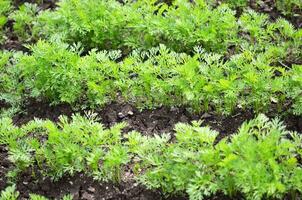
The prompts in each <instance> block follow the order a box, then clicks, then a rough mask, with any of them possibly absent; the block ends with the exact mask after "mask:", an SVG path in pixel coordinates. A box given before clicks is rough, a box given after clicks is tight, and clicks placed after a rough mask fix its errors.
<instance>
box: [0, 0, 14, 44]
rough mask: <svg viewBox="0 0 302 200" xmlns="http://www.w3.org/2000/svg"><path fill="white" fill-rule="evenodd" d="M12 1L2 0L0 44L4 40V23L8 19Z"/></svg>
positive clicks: (0, 5) (0, 2)
mask: <svg viewBox="0 0 302 200" xmlns="http://www.w3.org/2000/svg"><path fill="white" fill-rule="evenodd" d="M11 8H12V6H11V1H10V0H1V1H0V45H1V44H2V43H3V41H4V39H5V38H4V36H5V34H4V25H5V24H6V22H7V20H8V18H7V17H8V14H9V12H10V11H11Z"/></svg>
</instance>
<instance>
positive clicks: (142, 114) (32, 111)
mask: <svg viewBox="0 0 302 200" xmlns="http://www.w3.org/2000/svg"><path fill="white" fill-rule="evenodd" d="M23 110H24V111H23V112H22V113H19V114H17V115H16V116H15V117H14V118H13V120H14V123H15V124H16V125H22V124H25V123H27V122H29V121H30V120H33V119H34V118H39V119H49V120H52V121H55V122H56V121H58V118H59V116H60V115H66V116H68V117H70V116H71V115H72V114H73V113H76V112H75V111H73V110H72V108H71V107H70V105H67V104H65V105H64V104H61V105H57V106H50V105H49V104H48V103H47V102H37V101H33V100H30V101H29V102H28V103H27V104H25V106H24V108H23ZM94 112H95V113H96V114H97V115H98V118H100V122H101V123H102V124H104V125H105V127H111V126H112V125H114V124H115V123H118V122H127V123H128V127H127V128H126V129H125V132H128V131H132V130H136V131H139V132H140V133H142V134H145V135H146V134H160V133H171V132H172V133H173V128H174V125H175V124H176V123H179V122H183V123H190V122H191V121H193V120H203V125H204V126H210V127H211V128H212V129H214V130H217V131H218V132H219V133H220V136H219V138H223V137H225V136H228V135H231V134H233V133H235V132H236V131H237V130H238V128H239V127H240V125H241V124H242V123H243V122H244V121H246V120H250V119H253V118H254V117H255V116H256V115H255V114H254V113H253V112H252V111H250V110H245V111H242V110H237V111H235V112H234V114H233V115H230V116H223V115H217V114H214V113H211V112H209V113H201V114H192V113H190V112H188V111H187V110H186V109H185V108H167V107H162V108H157V109H153V110H143V111H139V110H138V109H136V108H135V107H134V106H132V105H130V104H127V103H112V104H109V105H107V106H105V107H104V108H103V109H99V110H95V111H94ZM79 113H80V114H82V115H85V111H80V112H79ZM275 113H277V112H275V111H274V110H272V111H270V112H269V113H268V114H267V116H268V117H270V118H274V117H276V114H275ZM281 120H283V121H284V123H285V125H286V127H287V129H288V130H292V131H297V132H300V133H302V117H298V116H293V115H290V114H287V115H286V116H285V117H282V118H281Z"/></svg>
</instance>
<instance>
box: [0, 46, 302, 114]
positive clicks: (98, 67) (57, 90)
mask: <svg viewBox="0 0 302 200" xmlns="http://www.w3.org/2000/svg"><path fill="white" fill-rule="evenodd" d="M31 50H32V53H31V54H30V55H27V54H19V55H18V56H16V55H15V57H14V58H11V59H10V57H9V55H10V54H8V53H4V54H2V59H1V60H3V61H2V66H3V67H2V69H1V71H0V73H1V74H3V75H2V77H3V81H1V82H0V84H1V85H0V86H1V87H0V89H1V90H2V95H1V96H2V98H1V99H2V100H5V102H7V103H9V104H10V105H12V102H20V99H21V98H24V97H31V98H35V99H37V100H45V99H46V100H47V101H48V102H50V103H52V104H60V103H68V104H70V105H73V106H74V107H77V105H80V106H82V107H86V108H87V107H88V108H95V107H98V106H103V105H105V104H108V103H111V102H114V101H116V100H117V99H119V98H120V97H122V98H123V99H124V100H125V101H127V102H132V103H133V104H135V105H136V106H137V107H138V108H142V109H143V108H155V107H160V106H171V107H172V106H186V107H188V108H191V110H192V111H193V112H200V111H209V110H215V111H217V112H218V113H222V114H230V113H232V112H233V111H234V110H236V109H238V108H240V109H253V110H254V111H255V112H266V111H268V110H269V108H270V106H271V105H272V104H276V105H277V108H278V110H277V112H278V111H279V112H281V111H283V110H284V109H285V110H287V109H290V110H291V112H293V113H294V114H296V115H301V114H302V112H301V111H302V99H301V97H302V95H301V94H302V81H301V77H302V66H301V65H293V66H292V67H291V68H286V67H279V66H278V65H274V63H276V62H277V61H278V59H277V58H276V56H275V51H276V48H274V47H271V48H270V49H269V50H268V51H266V52H265V53H263V54H255V53H254V52H252V51H248V50H246V51H244V52H243V53H241V54H236V55H234V56H232V57H230V59H229V60H228V61H224V59H223V56H222V55H219V54H214V53H207V52H205V51H204V50H203V49H201V48H195V53H194V55H192V56H190V55H187V54H184V53H175V52H173V51H171V50H169V49H168V48H167V47H166V46H164V45H160V46H159V47H157V48H152V49H150V50H149V51H137V50H136V51H133V52H132V53H131V55H129V56H127V57H125V58H123V60H122V61H118V59H119V58H120V56H121V54H120V52H119V51H108V52H107V51H96V50H92V51H90V52H89V54H87V55H86V56H80V55H79V51H81V50H78V48H75V47H74V46H66V45H65V44H51V43H47V42H43V41H39V42H38V43H37V44H36V45H33V46H31ZM8 61H10V62H8ZM12 62H13V64H11V63H12ZM11 65H13V67H12V66H11ZM18 80H19V81H18ZM1 96H0V97H1ZM17 99H19V101H17ZM285 103H288V104H290V105H291V106H289V107H290V108H284V105H285ZM13 107H14V106H13Z"/></svg>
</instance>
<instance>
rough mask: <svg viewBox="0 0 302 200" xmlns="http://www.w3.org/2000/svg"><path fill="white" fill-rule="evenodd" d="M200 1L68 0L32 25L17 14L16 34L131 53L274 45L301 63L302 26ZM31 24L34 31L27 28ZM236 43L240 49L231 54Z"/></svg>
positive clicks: (258, 48)
mask: <svg viewBox="0 0 302 200" xmlns="http://www.w3.org/2000/svg"><path fill="white" fill-rule="evenodd" d="M194 2H195V3H191V2H189V1H183V0H178V1H173V3H172V5H170V6H168V5H167V4H165V3H157V0H153V1H149V0H148V1H147V0H140V1H126V2H125V3H123V4H122V3H119V2H117V1H115V0H110V1H109V2H108V1H104V0H84V1H82V0H81V1H79V0H78V1H74V0H62V1H60V2H59V3H58V8H57V9H56V10H54V11H50V10H46V11H43V12H40V13H39V14H38V16H36V17H34V18H33V19H31V20H33V21H31V23H30V21H28V22H27V23H26V22H25V19H30V17H22V18H16V17H15V20H16V28H17V27H19V28H18V29H17V30H16V32H17V34H18V35H20V36H21V37H22V36H24V35H27V36H28V37H29V38H31V39H33V40H37V39H39V38H44V39H49V40H52V41H63V42H66V43H68V44H74V43H75V44H82V46H83V47H84V48H85V50H86V51H89V50H90V49H92V48H98V49H121V50H122V51H123V53H128V52H129V51H130V50H131V49H137V48H140V49H145V50H146V49H149V48H152V47H156V46H158V45H159V44H164V45H165V46H167V47H168V48H170V49H173V50H174V51H177V52H190V53H191V52H192V49H193V47H195V46H197V45H198V46H202V47H203V48H204V49H206V50H207V51H211V52H216V53H222V54H234V53H237V52H242V51H244V50H246V49H249V50H250V49H253V50H254V51H257V52H263V51H266V49H267V47H271V46H274V47H277V48H278V49H279V52H282V54H281V56H280V57H281V58H286V57H288V56H292V57H293V59H294V60H295V59H299V60H300V61H301V49H300V47H301V30H300V29H299V30H295V29H294V28H293V26H292V25H291V24H290V23H289V22H287V21H286V20H284V19H279V20H278V21H276V22H271V21H270V20H269V17H268V15H265V14H258V13H256V12H254V11H251V10H247V11H245V12H244V13H243V14H242V16H240V18H239V19H237V18H236V16H235V11H233V10H232V9H230V8H229V7H228V6H227V5H226V4H222V5H219V6H218V7H215V8H213V7H212V6H210V3H207V1H204V0H198V1H194ZM236 2H237V3H238V1H236ZM23 10H24V9H23ZM18 12H21V13H23V12H22V10H21V11H17V13H18ZM26 13H27V16H28V15H30V14H29V12H26ZM15 16H18V15H16V14H15ZM20 16H23V15H21V14H20ZM30 16H34V15H30ZM20 24H23V32H22V28H21V29H20ZM25 24H28V25H27V26H29V27H31V28H30V30H31V31H28V30H26V29H24V25H25ZM30 35H31V36H30ZM231 47H232V48H233V51H234V52H229V49H230V48H231Z"/></svg>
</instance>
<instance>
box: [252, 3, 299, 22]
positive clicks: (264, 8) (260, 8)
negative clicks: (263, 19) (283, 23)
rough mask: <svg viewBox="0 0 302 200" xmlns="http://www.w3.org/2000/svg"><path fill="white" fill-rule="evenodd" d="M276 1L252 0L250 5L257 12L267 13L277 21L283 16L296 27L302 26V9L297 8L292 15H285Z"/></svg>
mask: <svg viewBox="0 0 302 200" xmlns="http://www.w3.org/2000/svg"><path fill="white" fill-rule="evenodd" d="M276 1H278V0H262V1H257V0H250V1H249V6H250V7H251V8H252V9H254V10H256V11H257V12H261V13H266V14H268V15H269V16H270V18H271V20H273V21H275V20H277V19H278V18H280V17H282V18H285V19H287V20H288V21H289V22H291V23H292V24H293V25H294V26H295V27H296V28H301V27H302V10H301V9H296V10H294V13H292V14H291V16H285V15H283V14H282V13H281V12H280V11H279V10H278V9H277V7H276Z"/></svg>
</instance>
